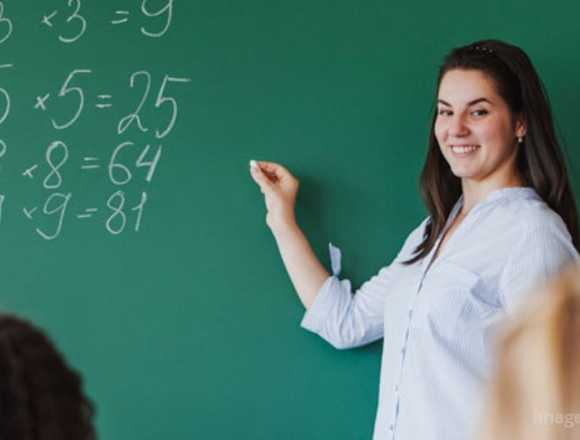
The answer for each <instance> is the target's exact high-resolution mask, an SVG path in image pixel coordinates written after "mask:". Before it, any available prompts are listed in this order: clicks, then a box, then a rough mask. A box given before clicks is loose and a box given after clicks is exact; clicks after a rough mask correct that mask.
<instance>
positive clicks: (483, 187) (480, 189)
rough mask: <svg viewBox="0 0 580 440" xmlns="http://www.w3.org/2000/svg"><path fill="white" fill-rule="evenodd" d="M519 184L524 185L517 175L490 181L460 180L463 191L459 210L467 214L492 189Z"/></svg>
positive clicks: (512, 186)
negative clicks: (461, 205) (461, 204)
mask: <svg viewBox="0 0 580 440" xmlns="http://www.w3.org/2000/svg"><path fill="white" fill-rule="evenodd" d="M520 186H524V182H523V179H521V178H520V177H519V175H511V176H509V177H508V178H505V179H501V180H496V181H490V180H489V179H488V180H483V181H474V180H470V179H463V180H462V181H461V188H462V192H463V207H462V209H461V212H462V214H463V215H465V214H467V213H468V212H469V211H471V209H472V208H473V207H474V206H475V205H477V204H478V203H480V202H482V201H484V200H485V199H486V198H487V196H488V195H489V194H491V193H492V192H493V191H496V190H499V189H503V188H514V187H520Z"/></svg>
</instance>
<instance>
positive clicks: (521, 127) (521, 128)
mask: <svg viewBox="0 0 580 440" xmlns="http://www.w3.org/2000/svg"><path fill="white" fill-rule="evenodd" d="M527 131H528V125H527V124H526V120H525V118H524V115H522V114H521V113H520V114H518V116H517V117H516V123H515V133H516V137H518V138H522V137H524V136H525V135H526V133H527Z"/></svg>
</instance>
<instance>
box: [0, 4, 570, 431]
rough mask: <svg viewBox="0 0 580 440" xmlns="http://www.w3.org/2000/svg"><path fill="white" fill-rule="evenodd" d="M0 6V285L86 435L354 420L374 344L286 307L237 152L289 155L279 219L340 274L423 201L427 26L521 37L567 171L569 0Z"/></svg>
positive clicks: (375, 353)
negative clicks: (92, 416) (58, 372)
mask: <svg viewBox="0 0 580 440" xmlns="http://www.w3.org/2000/svg"><path fill="white" fill-rule="evenodd" d="M0 5H1V7H0V12H1V16H0V153H1V154H0V214H1V216H0V242H1V243H2V249H3V255H2V259H1V262H2V269H3V271H2V272H3V275H4V276H3V279H4V283H3V284H4V285H3V289H2V292H3V293H2V295H1V301H0V303H1V305H2V307H3V308H4V309H7V310H11V311H15V312H17V313H19V314H22V315H24V316H26V317H29V318H31V319H33V320H34V321H35V322H37V323H38V324H40V325H41V326H43V327H44V328H45V329H46V330H47V331H48V332H49V333H50V335H51V336H52V337H53V338H54V339H55V340H56V341H57V343H58V344H59V346H60V347H61V348H62V350H63V351H64V353H65V354H66V355H67V357H68V358H69V359H70V361H71V363H72V364H73V365H74V366H75V367H77V368H78V369H80V370H81V371H82V373H83V375H84V377H85V379H86V386H87V391H88V393H89V394H90V396H91V397H92V399H93V400H94V402H95V403H96V406H97V410H98V417H97V425H98V431H99V434H100V438H102V439H122V440H127V439H140V440H146V439H160V438H171V439H214V440H226V439H227V440H230V439H233V438H248V439H255V440H271V439H279V440H286V439H304V440H307V439H308V440H310V439H330V438H332V439H336V440H339V439H344V440H353V439H354V440H364V439H369V438H370V437H371V432H372V425H373V421H374V415H375V414H374V413H375V408H376V402H377V393H378V374H379V361H380V350H381V344H380V343H376V344H374V345H372V346H370V347H363V348H360V349H356V350H352V351H338V350H335V349H333V348H332V347H331V346H330V345H328V344H326V343H325V342H324V341H322V340H321V339H319V338H318V337H316V336H315V335H312V334H310V333H308V332H306V331H304V330H302V329H301V328H300V327H299V322H300V320H301V318H302V315H303V311H304V310H303V307H302V305H301V304H300V302H299V300H298V298H297V297H296V294H295V293H294V291H293V289H292V286H291V284H290V281H289V279H288V277H287V275H286V273H285V271H284V268H283V266H282V262H281V260H280V258H279V255H278V252H277V248H276V245H275V242H274V240H273V239H272V236H271V234H270V231H269V230H268V229H267V227H266V224H265V220H264V217H265V215H264V214H265V208H264V203H263V199H262V195H261V193H260V192H259V191H258V189H257V187H256V186H255V184H254V182H253V181H252V180H251V178H250V175H249V173H248V161H249V160H250V159H257V160H272V161H277V162H281V163H283V164H284V165H286V166H287V167H288V168H289V169H290V170H291V171H292V172H293V173H294V174H295V175H296V176H298V178H299V179H300V180H301V190H300V194H299V198H298V206H297V215H298V219H299V222H300V224H301V226H302V228H303V229H304V231H305V232H306V234H307V236H308V237H309V238H310V240H311V243H312V244H313V246H314V248H315V250H316V251H317V253H318V255H319V256H320V258H322V260H323V261H324V262H325V264H328V256H327V243H328V242H329V241H332V242H333V243H334V244H336V245H338V246H339V247H340V248H341V249H342V251H343V254H344V258H343V267H344V272H343V275H344V276H345V277H348V278H350V279H351V280H352V281H353V283H354V284H355V285H360V283H362V282H363V281H364V280H366V279H368V278H369V277H370V276H371V275H373V274H374V273H375V272H376V271H377V270H378V269H379V268H380V267H381V266H383V265H385V264H386V263H388V262H389V261H390V259H391V258H392V257H393V256H394V255H395V253H396V251H397V250H398V249H399V247H400V245H401V244H402V241H403V239H404V238H405V237H406V235H407V234H408V232H409V231H410V230H412V229H413V228H414V227H415V226H416V225H417V224H418V223H419V222H420V221H421V219H422V218H423V216H424V215H425V211H424V208H423V206H422V204H421V201H420V198H419V193H418V190H417V180H418V174H419V171H420V169H421V166H422V162H423V156H424V151H425V146H426V139H427V133H428V125H429V119H430V115H431V112H432V110H433V102H434V99H433V98H434V85H435V84H434V83H435V74H436V69H437V66H438V64H439V62H440V60H441V58H442V56H443V54H444V53H445V52H446V51H447V50H448V49H450V48H451V47H453V46H457V45H461V44H465V43H468V42H470V41H473V40H476V39H480V38H489V37H493V38H499V39H505V40H507V41H511V42H513V43H515V44H518V45H521V46H522V47H524V48H525V49H526V50H527V51H528V53H529V54H530V56H531V57H532V59H533V61H534V62H535V64H536V66H537V68H538V70H539V72H540V74H541V76H542V77H543V79H544V81H545V83H546V86H547V88H548V91H549V92H550V96H551V98H552V102H553V106H554V111H555V116H556V119H557V125H558V127H559V130H560V135H561V137H562V139H563V140H564V145H565V147H566V150H567V152H568V156H569V159H570V163H571V167H572V168H571V169H572V174H573V177H574V179H575V180H574V186H575V189H576V192H577V193H580V187H579V185H578V183H579V182H578V179H577V177H576V176H577V171H578V161H579V160H580V154H579V153H578V149H577V148H576V147H575V146H576V145H577V144H578V142H579V141H580V135H579V134H578V131H577V130H576V126H577V113H578V112H577V102H578V101H579V98H580V96H579V95H580V92H579V91H578V90H580V87H579V86H580V79H579V78H580V54H579V53H578V47H577V46H578V44H577V42H578V40H579V38H580V28H579V27H578V24H577V16H578V13H579V12H580V7H579V6H578V5H577V3H576V2H559V3H558V5H557V6H556V4H554V5H547V4H546V3H545V2H539V1H535V0H532V1H531V2H530V1H529V0H528V1H523V0H522V1H519V0H518V1H508V2H505V1H503V0H502V1H500V0H491V1H488V2H485V3H478V4H477V5H471V4H469V5H468V4H466V3H465V2H458V1H451V2H444V3H440V2H439V3H433V2H422V3H421V2H420V3H409V4H407V5H403V3H398V2H390V1H376V0H367V1H365V2H362V3H357V2H353V1H344V0H333V1H325V0H309V1H305V0H293V1H286V2H276V1H265V0H246V1H243V2H242V1H223V0H211V1H210V0H188V1H186V0H173V1H172V0H131V1H129V0H117V1H112V0H99V1H96V0H44V1H42V2H38V1H32V0H20V1H18V2H16V1H11V0H4V1H0ZM539 12H541V13H539Z"/></svg>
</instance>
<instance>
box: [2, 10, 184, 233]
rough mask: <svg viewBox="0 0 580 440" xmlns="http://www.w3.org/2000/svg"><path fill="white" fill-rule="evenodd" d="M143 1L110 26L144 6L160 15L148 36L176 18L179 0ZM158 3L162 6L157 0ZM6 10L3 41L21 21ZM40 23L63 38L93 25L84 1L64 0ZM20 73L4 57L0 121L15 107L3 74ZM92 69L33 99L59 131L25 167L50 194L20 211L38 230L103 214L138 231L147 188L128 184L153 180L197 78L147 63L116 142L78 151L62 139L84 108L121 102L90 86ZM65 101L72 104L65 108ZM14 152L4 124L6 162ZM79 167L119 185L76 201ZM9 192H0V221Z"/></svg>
mask: <svg viewBox="0 0 580 440" xmlns="http://www.w3.org/2000/svg"><path fill="white" fill-rule="evenodd" d="M139 3H140V5H139V7H138V8H137V9H136V10H135V11H131V10H115V11H114V16H113V18H112V19H111V21H110V23H111V25H121V24H124V23H127V22H128V21H129V19H130V17H131V14H136V13H139V14H142V15H143V16H145V17H146V18H148V19H152V20H154V21H156V23H152V24H151V27H147V26H141V27H140V28H139V31H140V32H141V34H142V35H144V36H145V37H147V38H161V37H163V36H164V35H165V34H166V33H167V32H168V30H169V29H170V27H171V25H172V18H173V13H174V0H167V1H166V2H165V3H164V4H163V5H162V6H161V7H159V6H157V7H158V9H156V10H152V9H151V8H150V6H149V3H150V2H149V0H139ZM155 3H156V4H157V5H159V2H155ZM8 12H9V11H8V10H7V9H6V8H5V5H4V2H3V1H0V47H1V46H2V45H3V44H4V43H6V42H7V41H9V40H10V38H12V37H13V31H14V28H15V24H14V20H13V19H12V18H11V17H10V15H9V13H8ZM40 23H41V25H43V26H46V27H47V28H49V29H51V30H53V31H54V35H55V37H56V38H58V40H59V41H60V42H61V43H63V44H73V43H76V42H78V41H80V40H81V39H82V37H83V35H84V34H85V33H86V31H87V29H88V27H89V20H88V19H87V18H86V17H85V16H84V15H83V13H82V3H81V0H63V9H62V10H54V11H50V12H48V13H46V14H45V15H43V16H42V19H41V20H40ZM57 23H58V24H57ZM155 26H157V27H155ZM17 74H18V66H17V65H15V64H0V127H2V126H3V125H4V124H6V123H8V122H9V120H10V119H11V114H12V94H11V92H10V91H9V90H7V89H6V88H3V87H2V76H4V75H17ZM93 76H95V73H94V71H93V69H91V68H90V67H83V68H77V69H73V70H72V71H70V72H65V73H64V74H63V79H62V83H61V84H59V85H57V87H55V88H54V90H43V91H38V92H37V93H38V95H36V96H35V97H34V99H33V100H31V102H30V108H31V111H33V112H38V113H40V114H41V115H42V117H45V118H46V120H47V124H49V127H50V128H51V129H52V130H53V133H54V137H53V139H51V140H50V141H49V142H46V144H45V147H44V155H43V157H41V158H39V160H37V161H32V162H31V163H29V164H26V165H25V166H24V167H23V169H22V170H21V172H20V178H21V179H24V180H25V181H27V182H29V183H32V184H38V185H41V188H42V189H43V191H46V192H47V193H48V195H47V196H46V198H44V199H43V200H41V201H40V203H34V202H31V203H28V204H25V206H21V207H20V210H21V214H22V216H23V217H24V218H25V219H26V220H27V221H29V222H31V224H32V225H33V230H34V231H35V233H36V234H38V236H39V237H41V238H42V239H44V240H54V239H56V238H58V237H59V236H61V234H62V233H63V229H64V225H65V223H66V222H67V221H70V220H71V219H74V220H76V221H80V222H89V221H95V220H96V219H100V220H97V221H100V222H101V223H102V225H103V226H104V228H105V229H106V231H108V232H109V233H110V234H113V235H118V234H121V233H122V232H123V231H126V230H133V231H135V232H139V230H140V228H141V224H142V221H143V217H144V212H145V209H146V206H147V203H148V193H147V191H146V190H142V191H140V194H136V195H131V194H128V191H127V190H126V188H127V187H126V185H129V184H130V183H132V182H133V183H134V182H136V181H139V182H138V183H140V184H142V185H143V186H144V187H147V185H149V184H151V182H152V181H153V179H154V177H155V172H156V169H157V167H158V165H159V162H160V161H161V158H162V156H163V148H164V143H165V141H166V140H167V138H168V137H169V135H170V134H171V133H172V131H173V130H174V128H175V124H176V122H177V120H178V115H179V102H178V94H179V91H180V89H181V88H182V87H184V86H185V85H187V83H189V82H191V79H190V78H187V77H185V76H183V75H175V74H170V73H166V74H162V75H161V76H160V77H157V76H155V75H152V74H151V73H150V72H149V71H147V70H137V71H135V72H132V73H130V74H128V75H127V78H126V83H125V85H126V86H127V87H128V88H129V89H135V90H136V93H137V95H138V96H139V99H138V100H136V101H135V102H130V101H126V100H121V103H122V104H121V106H123V107H126V108H123V112H122V114H123V116H122V117H120V118H119V120H118V121H117V123H116V126H115V127H114V130H115V135H116V136H117V137H118V138H117V141H115V142H114V145H111V147H110V148H109V150H108V151H107V152H105V154H94V153H87V154H83V153H82V152H79V151H78V150H79V147H78V146H75V145H70V144H69V142H68V141H66V140H64V139H65V138H66V136H65V135H64V133H65V132H66V131H67V130H68V129H70V128H72V127H74V126H77V125H81V126H82V124H83V121H84V118H83V115H84V114H85V113H86V112H87V109H88V108H92V109H93V110H95V111H96V112H103V111H107V109H110V108H111V107H113V105H114V104H115V99H114V96H113V95H112V94H111V93H108V92H107V91H106V90H92V89H91V88H90V87H88V86H87V84H95V82H94V81H93V82H91V81H89V80H90V79H91V77H93ZM93 87H94V86H93ZM53 106H54V107H58V109H59V111H58V114H54V113H55V112H53V111H51V110H52V108H53ZM63 108H64V109H66V112H65V114H63V111H62V109H63ZM143 113H146V115H147V117H144V116H143ZM136 134H139V136H140V138H143V134H145V138H146V139H147V141H146V142H143V141H141V142H137V141H135V140H134V139H132V138H131V137H132V136H134V135H136ZM73 153H74V154H73ZM9 154H10V145H9V144H8V142H7V141H6V140H5V139H3V137H2V133H1V131H0V161H2V160H3V159H4V158H5V157H6V156H8V155H9ZM73 169H76V170H75V171H76V172H77V175H78V173H80V175H81V176H82V175H84V174H90V173H101V175H104V176H105V178H106V179H107V180H108V181H109V182H110V183H111V184H112V185H113V187H114V191H112V193H111V194H109V195H107V196H106V197H105V199H106V200H105V201H104V203H102V204H101V206H82V207H79V205H82V204H83V202H82V201H80V202H79V201H77V202H76V203H72V201H73V198H74V197H73V193H72V192H70V191H67V190H66V188H67V185H66V181H67V173H69V172H71V171H70V170H73ZM0 191H2V190H1V189H0ZM8 197H9V196H7V195H6V194H0V225H1V224H2V219H3V216H4V211H5V208H6V205H7V201H8Z"/></svg>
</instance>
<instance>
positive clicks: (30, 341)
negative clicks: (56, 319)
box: [0, 314, 96, 440]
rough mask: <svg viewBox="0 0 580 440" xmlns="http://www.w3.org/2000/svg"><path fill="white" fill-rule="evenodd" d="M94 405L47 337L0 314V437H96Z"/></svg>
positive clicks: (89, 439) (34, 439) (77, 439)
mask: <svg viewBox="0 0 580 440" xmlns="http://www.w3.org/2000/svg"><path fill="white" fill-rule="evenodd" d="M93 414H94V409H93V405H92V404H91V402H90V401H89V400H88V399H87V398H86V397H85V395H84V394H83V391H82V378H81V376H80V375H79V374H78V373H77V372H76V371H74V370H73V369H71V368H70V367H69V366H68V364H67V363H66V361H65V359H64V357H63V356H62V355H61V353H60V352H59V351H58V350H57V349H56V347H55V346H54V345H53V343H52V342H51V341H50V339H49V338H48V337H47V336H46V335H45V334H44V333H43V332H42V331H41V330H40V329H38V328H37V327H36V326H34V325H33V324H31V323H30V322H27V321H25V320H23V319H20V318H18V317H16V316H13V315H8V314H0V440H94V439H95V438H96V434H95V430H94V427H93V423H92V418H93Z"/></svg>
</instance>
